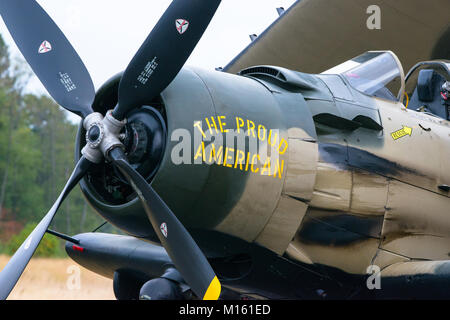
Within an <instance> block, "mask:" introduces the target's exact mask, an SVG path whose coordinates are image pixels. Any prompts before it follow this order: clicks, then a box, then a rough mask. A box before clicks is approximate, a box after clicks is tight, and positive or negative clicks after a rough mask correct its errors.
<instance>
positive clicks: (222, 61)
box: [0, 0, 295, 93]
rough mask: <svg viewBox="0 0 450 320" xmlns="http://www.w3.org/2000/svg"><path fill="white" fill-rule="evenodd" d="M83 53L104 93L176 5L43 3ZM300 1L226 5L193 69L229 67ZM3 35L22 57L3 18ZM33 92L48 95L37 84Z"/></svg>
mask: <svg viewBox="0 0 450 320" xmlns="http://www.w3.org/2000/svg"><path fill="white" fill-rule="evenodd" d="M38 2H39V4H40V5H41V6H42V7H43V8H44V9H45V10H46V11H47V12H48V14H49V15H50V16H51V17H52V18H53V20H54V21H55V22H56V23H57V24H58V26H59V27H60V28H61V30H62V31H63V32H64V34H65V35H66V36H67V38H68V39H69V40H70V42H71V43H72V45H73V46H74V47H75V49H76V50H77V52H78V54H79V55H80V57H81V59H82V60H83V62H84V63H85V65H86V67H87V69H88V70H89V72H90V74H91V77H92V79H93V82H94V85H95V88H96V89H98V88H99V86H101V85H102V84H103V83H104V82H105V81H106V80H107V79H109V78H110V77H111V76H112V75H114V74H116V73H117V72H119V71H121V70H124V69H125V68H126V66H127V65H128V63H129V61H130V60H131V58H132V57H133V56H134V54H135V52H136V51H137V50H138V48H139V47H140V46H141V44H142V42H143V41H144V40H145V38H146V37H147V35H148V34H149V32H150V31H151V29H152V28H153V26H154V25H155V24H156V22H157V21H158V19H159V17H160V16H161V15H162V14H163V13H164V11H165V10H166V8H167V7H168V6H169V4H170V3H171V0H150V1H148V0H147V1H146V0H128V1H124V0H64V1H61V0H38ZM294 2H295V0H223V1H222V4H221V5H220V7H219V9H218V11H217V13H216V16H215V17H214V19H213V20H212V22H211V24H210V26H209V28H208V30H207V31H206V32H205V34H204V36H203V38H202V40H201V41H200V42H199V44H198V46H197V48H196V49H195V51H194V52H193V54H192V55H191V57H190V59H189V60H188V62H187V64H188V65H195V66H198V67H202V68H206V69H214V68H216V67H224V66H225V65H226V64H227V63H228V62H229V61H230V60H232V59H233V58H234V57H235V56H236V55H237V54H238V53H239V52H240V51H241V50H243V49H244V48H245V47H246V46H247V45H248V44H249V43H250V38H249V35H250V34H253V33H256V34H258V35H259V34H261V33H262V31H264V30H265V29H266V28H267V27H268V26H269V25H270V24H271V23H272V22H273V21H275V19H276V18H277V17H278V14H277V12H276V8H277V7H284V8H285V9H287V8H289V7H290V6H291V5H292V4H293V3H294ZM0 33H1V34H2V36H3V37H4V39H5V40H6V42H7V44H8V45H9V46H10V50H11V52H12V54H13V56H14V57H19V56H21V55H20V52H19V51H18V49H17V47H16V46H15V44H14V42H13V40H12V39H11V37H10V35H9V33H8V31H7V29H6V26H5V25H4V23H3V21H2V20H1V19H0ZM28 89H29V91H31V92H35V93H45V92H46V91H45V89H44V88H43V86H42V85H41V83H40V82H39V81H38V80H36V79H34V80H32V81H31V82H30V85H29V87H28Z"/></svg>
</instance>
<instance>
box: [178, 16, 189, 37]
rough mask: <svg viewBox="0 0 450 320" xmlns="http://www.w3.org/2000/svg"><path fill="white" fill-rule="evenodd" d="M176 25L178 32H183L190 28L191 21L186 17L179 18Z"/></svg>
mask: <svg viewBox="0 0 450 320" xmlns="http://www.w3.org/2000/svg"><path fill="white" fill-rule="evenodd" d="M175 26H176V27H177V31H178V33H179V34H183V33H185V32H186V31H187V29H188V28H189V21H187V20H185V19H177V21H175Z"/></svg>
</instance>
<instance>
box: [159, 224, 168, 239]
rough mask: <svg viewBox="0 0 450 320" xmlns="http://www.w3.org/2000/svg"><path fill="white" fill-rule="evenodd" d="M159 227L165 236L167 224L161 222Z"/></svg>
mask: <svg viewBox="0 0 450 320" xmlns="http://www.w3.org/2000/svg"><path fill="white" fill-rule="evenodd" d="M159 229H161V233H162V235H163V236H164V237H165V238H167V224H166V223H165V222H163V223H161V226H160V227H159Z"/></svg>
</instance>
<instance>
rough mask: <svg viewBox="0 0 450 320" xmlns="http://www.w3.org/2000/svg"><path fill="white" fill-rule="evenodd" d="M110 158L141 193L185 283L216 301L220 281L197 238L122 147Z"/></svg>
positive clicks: (112, 153)
mask: <svg viewBox="0 0 450 320" xmlns="http://www.w3.org/2000/svg"><path fill="white" fill-rule="evenodd" d="M110 157H111V158H112V161H113V163H114V165H116V166H117V168H118V169H119V170H120V171H121V172H122V173H123V175H124V176H125V177H126V179H127V180H128V181H129V182H130V184H131V186H132V187H133V188H134V190H135V191H136V193H137V194H138V196H139V198H140V199H141V201H142V204H143V207H144V209H145V211H146V213H147V216H148V218H149V220H150V222H151V224H152V226H153V228H154V229H155V231H156V234H157V235H158V238H159V240H160V241H161V243H162V245H163V247H164V248H165V249H166V251H167V253H168V254H169V256H170V258H171V259H172V261H173V263H174V264H175V267H176V268H177V270H178V271H179V272H180V273H181V275H182V276H183V278H184V280H185V281H186V283H187V284H188V285H189V286H190V287H191V289H192V290H193V291H194V292H195V294H196V295H197V296H198V297H199V298H202V299H203V300H217V299H218V298H219V295H220V291H221V285H220V282H219V280H218V279H217V277H216V275H215V273H214V271H213V269H212V267H211V265H210V264H209V262H208V260H206V257H205V256H204V254H203V253H202V251H201V250H200V248H199V247H198V246H197V244H196V243H195V241H194V239H192V237H191V235H190V234H189V233H188V231H187V230H186V229H185V228H184V226H183V225H182V224H181V222H180V221H179V220H178V219H177V217H176V216H175V215H174V214H173V212H172V211H171V210H170V208H169V207H168V206H167V205H166V204H165V203H164V201H163V200H162V199H161V198H160V197H159V195H158V194H157V193H156V192H155V190H153V188H152V187H151V186H150V185H149V184H148V183H147V181H145V179H144V178H143V177H142V176H141V175H140V174H139V173H138V172H137V171H136V170H135V169H133V167H131V165H130V164H129V163H128V161H127V159H126V158H125V155H124V153H123V151H122V150H121V149H120V148H115V149H114V150H112V151H111V152H110Z"/></svg>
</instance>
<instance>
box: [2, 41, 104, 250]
mask: <svg viewBox="0 0 450 320" xmlns="http://www.w3.org/2000/svg"><path fill="white" fill-rule="evenodd" d="M30 76H31V72H30V70H29V68H28V66H27V65H26V64H25V62H21V63H18V64H13V63H12V60H11V57H10V53H9V50H8V46H7V45H6V44H5V42H4V40H3V38H2V37H1V35H0V246H1V243H5V242H7V241H8V240H9V239H10V238H11V236H12V235H14V234H17V233H19V232H20V231H21V230H22V229H23V228H24V227H25V226H26V225H27V224H35V223H37V222H39V221H40V219H41V218H42V217H43V216H44V215H45V214H46V213H47V212H48V210H49V209H50V208H51V206H52V205H53V203H54V201H55V200H56V199H57V197H58V195H59V193H60V192H61V190H62V188H63V187H64V185H65V183H66V181H67V180H68V178H69V176H70V174H71V172H72V170H73V168H74V150H75V149H74V148H75V136H76V132H77V130H78V126H77V125H75V124H73V123H72V122H71V121H69V120H68V119H67V116H66V113H65V111H64V110H63V109H62V108H60V107H59V106H58V105H57V104H56V103H55V102H54V101H53V100H52V99H51V98H49V97H47V96H46V95H40V96H39V95H36V94H30V93H25V92H26V91H25V88H26V84H27V80H28V79H29V78H30ZM102 222H103V220H102V219H101V218H100V216H98V215H97V214H96V213H95V212H94V210H93V209H91V208H90V206H89V205H88V204H87V203H86V201H85V200H84V198H83V195H82V193H81V191H80V188H79V187H76V188H75V189H74V190H73V191H72V192H71V194H70V195H69V197H68V198H67V199H66V200H65V201H64V203H63V204H62V206H61V207H60V209H59V212H58V214H57V215H56V217H55V219H54V220H53V223H52V226H51V228H52V229H54V230H57V231H59V232H63V233H67V234H76V233H80V232H88V231H92V230H93V229H94V228H95V227H97V226H99V225H100V224H101V223H102Z"/></svg>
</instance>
